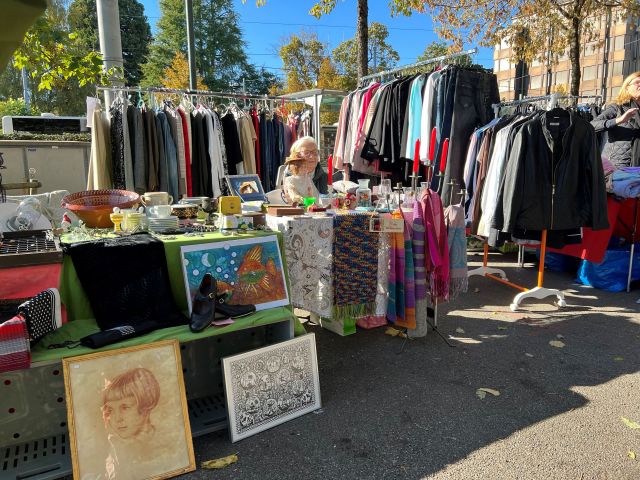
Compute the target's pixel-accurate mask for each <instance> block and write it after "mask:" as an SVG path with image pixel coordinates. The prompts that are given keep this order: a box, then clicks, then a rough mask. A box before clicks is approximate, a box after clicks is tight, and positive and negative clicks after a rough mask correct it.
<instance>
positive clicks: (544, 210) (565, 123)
mask: <svg viewBox="0 0 640 480" xmlns="http://www.w3.org/2000/svg"><path fill="white" fill-rule="evenodd" d="M499 195H500V197H499V200H498V208H497V209H496V212H495V215H494V218H493V223H492V227H493V228H496V229H499V230H502V231H504V232H512V231H513V230H514V228H516V227H517V228H520V229H525V230H544V229H548V230H568V229H573V228H579V227H592V228H593V229H594V230H600V229H606V228H608V226H609V222H608V218H607V196H606V191H605V182H604V172H603V170H602V162H601V161H600V156H599V152H598V149H597V147H596V134H595V131H594V129H593V127H592V126H591V125H590V124H589V122H587V121H586V120H584V119H582V118H580V116H578V115H577V114H576V113H575V112H571V111H566V110H562V109H554V110H552V111H550V112H545V113H542V114H541V115H537V116H535V117H533V118H532V119H531V120H529V121H528V122H527V123H526V124H524V125H523V126H522V128H521V129H520V131H519V132H518V134H517V135H516V138H515V140H514V143H513V146H512V148H511V152H510V154H509V158H508V161H507V165H506V167H505V176H504V181H503V182H502V185H501V187H500V193H499ZM500 206H501V208H500Z"/></svg>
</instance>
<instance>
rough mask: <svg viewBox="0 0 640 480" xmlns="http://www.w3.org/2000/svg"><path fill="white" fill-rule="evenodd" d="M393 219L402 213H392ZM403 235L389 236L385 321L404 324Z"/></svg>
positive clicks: (393, 234) (399, 216)
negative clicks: (387, 296) (387, 297)
mask: <svg viewBox="0 0 640 480" xmlns="http://www.w3.org/2000/svg"><path fill="white" fill-rule="evenodd" d="M392 217H393V218H402V213H400V212H399V211H397V212H394V213H393V215H392ZM404 247H405V243H404V234H402V233H392V234H391V251H390V252H389V301H388V303H387V320H389V321H390V322H391V323H397V322H400V323H402V322H404V315H405V314H404V311H405V295H404V269H405V253H404Z"/></svg>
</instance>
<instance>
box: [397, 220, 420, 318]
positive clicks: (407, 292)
mask: <svg viewBox="0 0 640 480" xmlns="http://www.w3.org/2000/svg"><path fill="white" fill-rule="evenodd" d="M402 216H403V219H404V234H403V237H402V240H403V242H404V315H403V316H402V318H398V319H397V320H396V325H397V326H399V327H405V328H409V329H415V328H416V281H415V266H414V257H413V255H414V252H413V231H412V226H411V224H412V216H413V214H412V212H408V211H403V212H402Z"/></svg>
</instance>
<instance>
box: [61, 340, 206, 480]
mask: <svg viewBox="0 0 640 480" xmlns="http://www.w3.org/2000/svg"><path fill="white" fill-rule="evenodd" d="M63 369H64V383H65V391H66V397H67V417H68V425H69V437H70V444H71V459H72V462H73V477H74V478H76V479H85V478H103V479H107V480H121V479H127V480H129V479H130V480H134V479H135V480H142V479H165V478H171V477H174V476H176V475H181V474H183V473H187V472H191V471H193V470H195V457H194V454H193V443H192V438H191V428H190V425H189V415H188V410H187V400H186V395H185V388H184V381H183V377H182V365H181V361H180V348H179V343H178V341H177V340H168V341H162V342H155V343H150V344H146V345H140V346H136V347H128V348H122V349H118V350H111V351H107V352H98V353H93V354H88V355H82V356H79V357H71V358H65V359H63Z"/></svg>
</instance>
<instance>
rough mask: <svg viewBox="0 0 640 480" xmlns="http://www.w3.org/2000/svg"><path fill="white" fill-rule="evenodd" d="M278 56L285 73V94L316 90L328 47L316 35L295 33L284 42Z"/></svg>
mask: <svg viewBox="0 0 640 480" xmlns="http://www.w3.org/2000/svg"><path fill="white" fill-rule="evenodd" d="M278 54H279V55H280V58H281V59H282V63H283V65H284V71H285V87H284V89H285V93H291V92H297V91H300V90H306V89H309V88H316V86H317V82H318V77H319V76H320V67H321V65H322V62H323V60H324V59H325V58H327V57H328V51H327V45H326V44H325V43H322V42H321V41H320V40H318V35H317V34H316V33H307V32H301V33H294V34H291V36H290V37H289V38H286V39H284V40H283V41H282V43H281V45H280V48H279V49H278Z"/></svg>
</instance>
